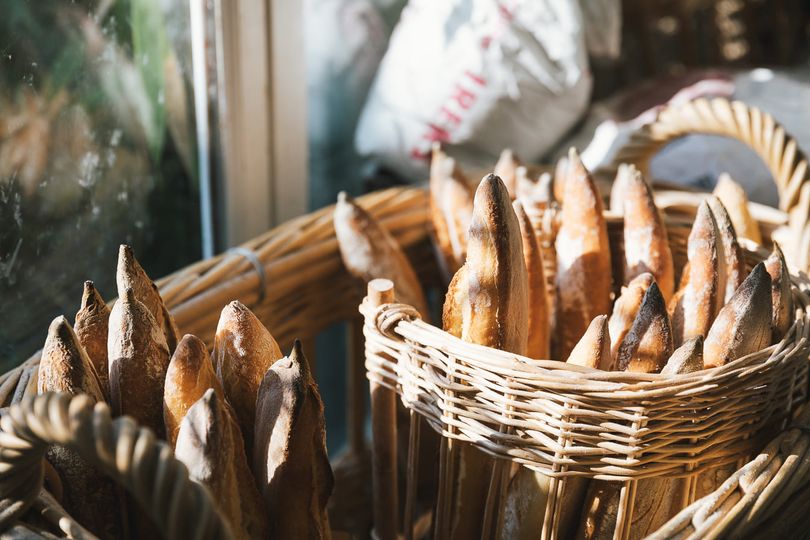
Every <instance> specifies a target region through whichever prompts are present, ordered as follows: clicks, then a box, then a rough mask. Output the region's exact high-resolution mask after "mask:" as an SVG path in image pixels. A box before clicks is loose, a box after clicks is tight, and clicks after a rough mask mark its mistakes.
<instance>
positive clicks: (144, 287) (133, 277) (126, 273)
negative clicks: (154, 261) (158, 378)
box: [115, 244, 180, 354]
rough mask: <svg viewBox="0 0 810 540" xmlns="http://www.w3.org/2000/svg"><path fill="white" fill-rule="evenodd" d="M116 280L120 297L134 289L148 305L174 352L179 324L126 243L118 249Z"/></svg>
mask: <svg viewBox="0 0 810 540" xmlns="http://www.w3.org/2000/svg"><path fill="white" fill-rule="evenodd" d="M115 281H116V283H117V285H118V297H119V298H120V297H123V296H124V292H125V291H126V290H127V289H132V292H133V293H134V294H135V298H136V299H137V300H138V301H139V302H141V303H142V304H143V305H144V306H146V309H148V310H149V313H151V314H152V317H154V319H155V322H157V325H158V328H160V329H161V331H162V332H163V335H164V339H165V341H166V345H167V346H168V347H169V353H170V354H171V353H172V352H174V348H175V347H176V346H177V341H178V340H179V339H180V333H179V332H178V330H177V325H175V324H174V319H173V318H172V316H171V314H170V313H169V310H168V309H166V305H165V304H164V303H163V298H161V296H160V293H159V292H158V288H157V285H155V283H154V282H153V281H152V280H151V279H150V278H149V276H148V275H147V274H146V272H145V271H144V269H143V267H141V265H140V263H139V262H138V261H137V259H135V254H134V253H133V252H132V248H131V247H129V246H127V245H125V244H122V245H121V247H120V249H119V250H118V269H117V271H116V274H115Z"/></svg>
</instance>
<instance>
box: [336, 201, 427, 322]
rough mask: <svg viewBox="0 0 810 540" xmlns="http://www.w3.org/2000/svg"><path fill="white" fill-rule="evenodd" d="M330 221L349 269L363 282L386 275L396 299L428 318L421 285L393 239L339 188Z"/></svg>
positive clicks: (344, 262)
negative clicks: (332, 219) (332, 217)
mask: <svg viewBox="0 0 810 540" xmlns="http://www.w3.org/2000/svg"><path fill="white" fill-rule="evenodd" d="M334 223H335V235H336V236H337V240H338V246H339V248H340V256H341V258H342V259H343V264H344V265H345V266H346V269H347V270H348V271H349V273H350V274H352V275H353V276H355V277H356V278H358V279H360V280H362V281H363V282H364V283H368V282H369V281H371V280H372V279H380V278H383V279H390V280H391V281H392V282H393V283H394V286H395V287H396V292H397V297H398V300H399V301H401V302H403V303H405V304H409V305H411V306H413V307H414V308H416V310H417V311H419V313H420V314H421V315H422V317H424V318H429V315H430V311H429V310H428V306H427V300H426V299H425V293H424V292H423V291H422V285H421V284H420V283H419V278H418V277H417V276H416V271H414V269H413V266H411V263H410V262H409V261H408V257H407V256H406V255H405V253H404V252H403V251H402V249H401V248H400V247H399V244H398V243H397V241H396V239H395V238H394V237H393V236H391V234H390V233H389V232H388V231H386V230H385V228H384V227H383V226H382V225H381V224H380V223H379V222H378V221H377V220H376V219H374V218H373V217H372V216H371V215H370V214H369V213H368V212H366V211H365V210H364V209H363V208H361V207H360V206H359V205H358V204H357V203H356V202H354V200H353V199H352V198H351V197H349V196H348V195H347V194H346V193H345V192H343V191H341V192H340V194H339V195H338V202H337V204H336V205H335V214H334Z"/></svg>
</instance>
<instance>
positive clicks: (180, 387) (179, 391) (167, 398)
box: [163, 334, 225, 447]
mask: <svg viewBox="0 0 810 540" xmlns="http://www.w3.org/2000/svg"><path fill="white" fill-rule="evenodd" d="M209 388H211V389H213V390H214V392H216V394H217V397H218V398H220V400H223V399H225V392H224V391H223V389H222V385H221V384H220V382H219V380H218V379H217V376H216V374H215V373H214V366H213V364H212V362H211V358H210V357H209V356H208V350H207V349H206V347H205V343H203V342H202V340H200V339H199V338H197V337H196V336H192V335H191V334H186V335H185V336H183V339H181V340H180V343H178V344H177V348H176V349H175V350H174V354H173V355H172V359H171V361H170V362H169V367H168V369H167V370H166V382H165V384H164V386H163V422H164V424H165V425H166V441H168V443H169V444H170V445H171V446H172V447H174V445H175V443H176V442H177V432H178V431H179V430H180V422H182V421H183V418H184V417H185V416H186V413H187V412H188V410H189V409H190V408H191V406H192V405H194V403H196V402H197V401H198V400H199V399H200V398H201V397H202V396H203V394H204V393H205V391H206V390H208V389H209Z"/></svg>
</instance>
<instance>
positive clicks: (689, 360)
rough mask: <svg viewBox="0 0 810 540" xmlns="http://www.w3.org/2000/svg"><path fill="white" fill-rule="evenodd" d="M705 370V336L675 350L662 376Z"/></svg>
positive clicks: (690, 340) (685, 343)
mask: <svg viewBox="0 0 810 540" xmlns="http://www.w3.org/2000/svg"><path fill="white" fill-rule="evenodd" d="M702 369H703V336H697V337H693V338H691V339H688V340H686V341H685V342H684V344H683V345H681V346H680V347H678V348H677V349H675V352H673V353H672V356H670V357H669V360H667V363H666V365H665V366H664V369H662V370H661V374H662V375H681V374H683V373H694V372H695V371H700V370H702Z"/></svg>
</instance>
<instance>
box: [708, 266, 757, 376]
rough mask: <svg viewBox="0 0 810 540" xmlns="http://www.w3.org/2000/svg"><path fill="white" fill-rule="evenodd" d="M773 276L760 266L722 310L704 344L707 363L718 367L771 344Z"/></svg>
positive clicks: (755, 268)
mask: <svg viewBox="0 0 810 540" xmlns="http://www.w3.org/2000/svg"><path fill="white" fill-rule="evenodd" d="M771 318H772V307H771V276H770V275H769V274H768V272H767V271H766V270H765V264H764V263H759V264H757V265H756V266H755V267H754V269H753V270H752V271H751V273H750V274H748V277H747V278H745V281H743V284H742V285H740V287H739V289H737V292H736V293H734V296H732V297H731V300H729V302H728V304H726V305H725V307H724V308H723V309H722V311H720V313H719V314H718V315H717V318H716V319H715V321H714V324H712V327H711V329H710V330H709V334H708V335H707V336H706V341H705V343H704V344H703V364H704V365H705V367H707V368H710V367H717V366H722V365H725V364H727V363H729V362H732V361H734V360H736V359H737V358H741V357H743V356H745V355H747V354H751V353H753V352H756V351H758V350H760V349H763V348H765V347H767V346H768V345H770V344H771Z"/></svg>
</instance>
